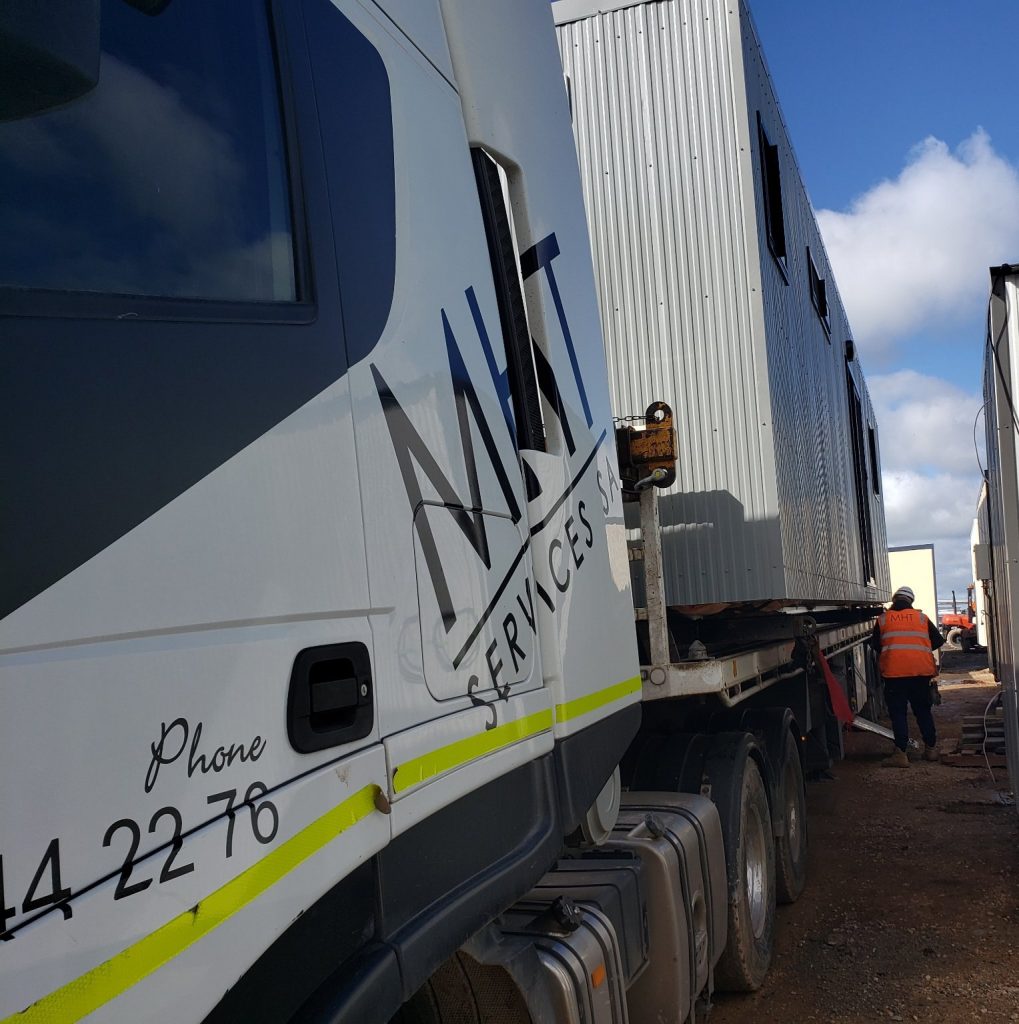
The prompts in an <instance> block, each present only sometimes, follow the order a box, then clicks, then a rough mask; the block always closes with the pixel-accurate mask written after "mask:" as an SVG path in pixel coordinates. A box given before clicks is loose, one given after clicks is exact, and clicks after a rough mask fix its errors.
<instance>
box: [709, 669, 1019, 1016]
mask: <svg viewBox="0 0 1019 1024" xmlns="http://www.w3.org/2000/svg"><path fill="white" fill-rule="evenodd" d="M980 662H981V657H980V656H979V655H963V654H961V653H958V652H949V653H948V654H947V655H946V658H945V665H944V669H945V671H944V672H943V674H942V684H941V692H942V698H943V703H942V705H941V706H940V707H939V708H935V709H934V710H935V721H936V722H937V725H938V732H939V741H940V742H941V743H942V744H943V745H945V746H947V747H950V746H952V745H953V743H952V741H953V740H954V739H957V738H958V735H959V731H960V727H961V719H962V716H963V715H974V714H981V713H983V710H984V707H985V706H986V704H987V702H988V700H989V699H990V698H991V696H992V695H993V694H994V693H995V691H996V687H995V685H994V683H993V681H992V680H991V677H990V674H989V673H988V672H987V671H986V670H981V668H980ZM910 721H911V728H912V733H913V735H914V736H916V735H917V731H916V724H915V722H913V721H912V718H911V719H910ZM884 724H886V725H887V724H888V723H887V722H885V723H884ZM890 751H891V743H890V742H889V741H888V740H883V739H882V738H881V737H879V736H873V735H870V734H867V733H856V732H853V733H851V734H849V735H847V737H846V759H845V761H843V762H842V763H841V764H839V765H837V766H836V769H835V774H836V776H837V778H836V780H835V781H834V782H814V783H808V787H807V803H808V820H809V827H810V844H811V845H810V854H809V862H808V863H809V872H810V873H809V881H808V884H807V890H806V892H805V893H804V894H803V896H802V897H801V898H800V899H799V901H798V902H797V903H796V904H794V905H793V906H791V907H780V908H779V913H778V927H777V939H776V945H775V953H774V958H773V963H772V968H771V971H770V973H769V975H768V978H767V980H766V981H765V983H764V986H763V987H762V988H761V990H760V991H759V992H756V993H754V994H752V995H748V996H717V997H716V1001H715V1007H714V1009H713V1010H712V1012H711V1014H710V1020H709V1024H748V1022H755V1024H770V1022H775V1024H780V1022H781V1024H801V1022H807V1021H816V1022H826V1024H858V1022H871V1021H889V1020H892V1021H922V1022H929V1024H934V1022H938V1024H954V1022H956V1021H960V1022H962V1021H984V1022H988V1024H992V1022H993V1024H997V1022H1002V1021H1007V1022H1011V1021H1019V892H1017V889H1016V879H1017V872H1019V844H1017V836H1019V817H1017V814H1016V810H1015V808H1014V807H1007V806H1003V805H1002V803H1001V800H1000V793H999V790H1002V791H1007V788H1008V782H1007V776H1006V773H1005V771H1004V769H996V770H995V774H996V775H997V784H996V785H995V784H993V783H992V781H991V778H990V776H989V775H988V773H987V770H986V768H953V767H948V766H946V765H941V764H928V763H925V762H917V763H914V764H912V765H911V766H910V768H909V769H890V768H882V767H881V760H882V758H883V757H885V756H886V755H887V754H888V753H889V752H890Z"/></svg>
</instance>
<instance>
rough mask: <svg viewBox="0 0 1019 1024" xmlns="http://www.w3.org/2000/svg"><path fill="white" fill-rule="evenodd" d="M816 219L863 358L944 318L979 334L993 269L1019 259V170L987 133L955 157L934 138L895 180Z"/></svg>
mask: <svg viewBox="0 0 1019 1024" xmlns="http://www.w3.org/2000/svg"><path fill="white" fill-rule="evenodd" d="M817 219H818V222H819V224H820V226H821V233H822V235H823V236H824V241H825V246H826V248H827V250H828V255H829V257H830V259H831V263H832V267H833V269H834V274H835V278H836V280H837V281H838V285H839V291H840V293H841V295H842V299H843V301H844V302H845V305H846V310H847V312H848V314H849V322H850V323H851V324H852V326H853V331H854V336H855V337H856V339H857V341H858V343H859V345H860V348H861V349H862V350H863V351H864V352H865V353H867V352H870V353H877V352H879V351H881V350H882V349H887V348H888V347H890V345H891V344H893V343H894V341H895V339H896V338H898V337H902V336H904V335H907V334H909V333H911V332H914V331H917V330H921V329H923V328H925V327H931V326H933V325H939V326H943V325H944V324H945V322H946V321H947V322H950V323H955V322H958V323H959V324H960V326H964V327H965V328H966V329H967V330H969V331H973V330H980V329H982V322H977V323H976V324H974V322H973V319H972V317H973V314H974V310H975V309H979V308H981V307H982V305H983V303H984V301H985V300H986V295H987V290H988V275H987V268H988V267H990V266H992V265H994V264H1000V263H1004V262H1007V261H1012V260H1015V259H1017V258H1019V255H1017V254H1019V170H1017V169H1016V167H1014V166H1013V165H1012V164H1010V163H1009V162H1008V161H1007V160H1006V159H1004V158H1003V157H1001V156H1000V155H999V154H998V153H996V152H995V150H994V147H993V146H992V144H991V140H990V137H989V136H988V135H987V133H986V132H984V131H983V129H977V131H975V132H974V133H973V135H971V136H970V137H969V138H968V139H967V140H966V141H965V142H963V143H962V144H961V145H960V146H959V147H958V149H956V150H955V151H954V152H953V151H952V150H950V149H949V147H948V145H947V144H946V143H944V142H942V141H941V140H940V139H935V138H933V137H931V138H927V139H925V140H924V141H923V142H921V143H920V144H919V145H918V146H917V147H916V148H915V149H914V150H913V152H912V153H911V155H910V158H909V161H908V163H907V164H906V167H905V168H904V169H903V171H902V173H901V174H899V176H898V177H897V178H895V179H894V180H892V181H883V182H881V183H880V184H878V185H875V186H874V187H873V188H872V189H870V190H869V191H867V192H866V193H864V194H863V195H862V196H860V197H859V198H858V199H856V200H855V201H854V202H853V204H852V206H851V207H850V209H849V211H848V212H839V211H835V210H819V211H818V212H817Z"/></svg>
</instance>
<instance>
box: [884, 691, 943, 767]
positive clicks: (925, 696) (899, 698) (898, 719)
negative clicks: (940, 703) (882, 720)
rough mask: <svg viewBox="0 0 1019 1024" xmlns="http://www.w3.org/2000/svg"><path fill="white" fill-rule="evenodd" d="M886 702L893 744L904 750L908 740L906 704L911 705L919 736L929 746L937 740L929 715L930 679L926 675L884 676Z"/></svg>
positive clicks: (932, 721) (930, 715)
mask: <svg viewBox="0 0 1019 1024" xmlns="http://www.w3.org/2000/svg"><path fill="white" fill-rule="evenodd" d="M885 703H886V704H887V705H888V716H889V718H891V720H892V732H893V733H895V745H896V746H897V747H898V748H899V750H905V749H906V746H907V741H908V740H909V723H908V722H907V720H906V706H907V705H910V706H912V708H913V716H914V717H915V718H916V724H917V725H918V726H920V735H921V736H923V741H924V743H926V744H927V746H928V747H933V746H934V744H935V743H937V741H938V734H937V732H936V731H935V729H934V716H933V715H932V714H931V681H930V677H929V676H898V677H895V676H885Z"/></svg>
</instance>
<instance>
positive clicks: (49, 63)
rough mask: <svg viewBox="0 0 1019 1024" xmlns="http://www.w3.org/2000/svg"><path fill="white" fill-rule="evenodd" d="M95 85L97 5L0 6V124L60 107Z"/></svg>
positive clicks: (76, 1) (24, 2)
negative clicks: (0, 122)
mask: <svg viewBox="0 0 1019 1024" xmlns="http://www.w3.org/2000/svg"><path fill="white" fill-rule="evenodd" d="M98 82H99V0H42V2H40V0H2V2H0V121H13V120H16V119H18V118H22V117H31V116H32V115H33V114H41V113H43V112H44V111H47V110H52V109H53V108H55V107H62V106H64V105H65V104H67V103H70V102H72V101H73V100H76V99H78V98H79V97H80V96H84V95H85V93H87V92H89V91H90V90H92V89H94V88H95V87H96V85H97V83H98Z"/></svg>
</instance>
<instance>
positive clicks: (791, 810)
mask: <svg viewBox="0 0 1019 1024" xmlns="http://www.w3.org/2000/svg"><path fill="white" fill-rule="evenodd" d="M779 771H780V775H779V792H778V799H779V800H781V801H782V809H783V811H784V817H785V831H784V832H783V834H782V835H780V836H776V837H775V892H776V895H777V897H778V902H779V903H795V902H796V900H797V899H799V897H800V894H801V893H802V892H803V887H804V886H805V885H806V884H807V800H806V793H805V791H804V788H803V766H802V765H801V764H800V752H799V750H798V749H797V746H796V739H795V737H794V736H793V734H792V733H791V732H787V733H786V734H785V743H784V745H783V747H782V762H781V765H780V768H779Z"/></svg>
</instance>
